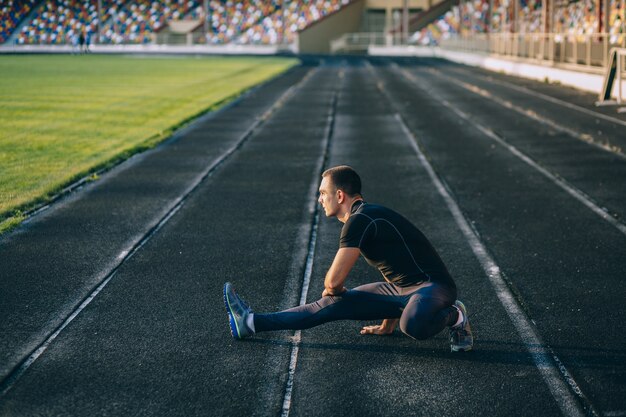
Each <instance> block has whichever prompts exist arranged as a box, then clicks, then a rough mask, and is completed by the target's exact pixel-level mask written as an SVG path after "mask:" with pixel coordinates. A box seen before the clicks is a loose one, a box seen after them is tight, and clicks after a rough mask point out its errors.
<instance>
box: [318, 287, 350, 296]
mask: <svg viewBox="0 0 626 417" xmlns="http://www.w3.org/2000/svg"><path fill="white" fill-rule="evenodd" d="M346 291H348V289H347V288H346V287H342V288H341V290H340V291H337V290H333V291H330V290H329V289H328V288H324V291H322V297H326V296H328V295H341V294H343V293H344V292H346Z"/></svg>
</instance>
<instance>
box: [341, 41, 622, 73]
mask: <svg viewBox="0 0 626 417" xmlns="http://www.w3.org/2000/svg"><path fill="white" fill-rule="evenodd" d="M411 40H412V39H411V38H409V39H408V42H406V40H405V39H404V38H403V37H402V35H400V34H396V35H391V34H384V33H347V34H345V35H343V36H341V37H340V38H338V39H335V40H333V41H331V45H330V49H331V52H332V53H337V52H357V51H358V52H366V51H367V50H368V48H369V47H371V46H378V47H381V46H388V47H392V46H408V45H412V46H416V45H413V44H412V43H411ZM620 46H622V47H624V46H626V35H624V34H622V35H619V36H615V35H611V34H608V33H594V34H588V35H570V34H562V33H525V34H524V33H490V34H486V33H480V34H473V35H467V36H451V37H449V38H447V39H442V40H441V41H440V47H441V48H443V49H451V50H458V51H467V52H478V53H485V54H492V55H499V56H503V57H509V58H519V59H524V60H532V61H543V62H544V63H549V64H571V65H577V66H585V67H588V68H591V69H599V68H605V67H606V65H607V62H608V57H609V50H610V49H611V48H613V47H620Z"/></svg>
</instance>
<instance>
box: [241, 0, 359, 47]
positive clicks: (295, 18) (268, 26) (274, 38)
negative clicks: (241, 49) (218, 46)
mask: <svg viewBox="0 0 626 417" xmlns="http://www.w3.org/2000/svg"><path fill="white" fill-rule="evenodd" d="M348 3H349V0H311V1H309V0H303V1H293V2H289V3H288V6H287V7H286V8H285V9H284V12H283V10H282V9H277V10H275V11H274V12H273V13H272V14H270V15H267V16H266V17H264V18H263V19H262V20H261V21H260V22H259V23H258V24H257V25H255V26H253V27H251V28H249V29H247V30H245V31H242V35H241V36H240V37H239V38H238V39H237V43H242V44H275V43H278V42H281V41H282V42H286V43H291V42H293V40H294V37H295V33H296V32H297V31H298V30H301V29H304V28H305V27H307V26H308V25H310V24H311V23H313V22H316V21H318V20H320V19H322V18H323V17H324V16H327V15H328V14H330V13H332V12H334V11H337V10H339V9H340V8H341V7H342V6H344V5H346V4H348ZM283 25H284V30H283V28H282V26H283ZM281 35H282V36H283V37H284V38H283V39H282V40H281V39H280V37H281Z"/></svg>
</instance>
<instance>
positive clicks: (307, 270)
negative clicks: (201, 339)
mask: <svg viewBox="0 0 626 417" xmlns="http://www.w3.org/2000/svg"><path fill="white" fill-rule="evenodd" d="M339 79H340V81H343V79H344V71H343V70H341V72H340V73H339ZM337 101H338V93H337V92H336V91H335V93H334V94H333V97H332V101H331V106H330V109H329V114H328V124H327V125H326V132H325V137H324V145H323V147H324V152H323V153H322V155H321V156H320V158H319V159H318V161H317V164H316V169H315V173H316V174H318V175H315V176H313V179H312V180H311V184H310V185H309V201H308V204H307V209H308V211H309V212H310V213H312V214H313V224H312V227H311V235H310V238H309V244H308V250H307V257H306V263H305V267H304V273H303V277H302V290H301V292H300V303H299V305H301V306H302V305H305V304H306V300H307V296H308V294H309V286H310V284H311V275H312V273H313V260H314V257H315V246H316V243H317V230H318V226H319V220H320V210H319V205H318V204H317V188H318V186H319V182H320V177H319V176H320V175H321V174H322V172H323V170H324V167H325V166H326V162H327V160H328V155H329V152H330V144H331V138H332V135H333V130H334V126H335V113H336V111H337ZM301 340H302V331H301V330H296V332H295V333H294V336H293V338H292V339H291V355H290V358H289V370H288V374H287V375H288V376H287V383H286V385H285V395H284V397H283V407H282V410H281V417H288V416H289V412H290V411H291V397H292V395H293V385H294V378H295V375H296V367H297V365H298V353H299V352H300V342H301Z"/></svg>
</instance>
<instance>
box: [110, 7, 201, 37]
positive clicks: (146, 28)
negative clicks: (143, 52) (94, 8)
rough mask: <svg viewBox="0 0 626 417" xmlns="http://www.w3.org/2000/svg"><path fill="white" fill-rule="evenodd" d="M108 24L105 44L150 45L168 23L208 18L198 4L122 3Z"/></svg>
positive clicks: (111, 15)
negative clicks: (153, 35) (156, 34)
mask: <svg viewBox="0 0 626 417" xmlns="http://www.w3.org/2000/svg"><path fill="white" fill-rule="evenodd" d="M117 6H118V7H117V9H116V10H110V11H109V13H108V16H107V19H106V20H105V22H106V23H105V25H104V31H103V33H104V36H103V40H102V43H116V44H119V43H149V42H151V41H152V34H153V33H154V32H155V31H157V30H159V29H160V28H161V27H162V26H164V25H165V24H166V22H167V21H168V20H184V19H192V18H198V19H199V18H201V17H202V16H204V14H203V12H202V11H201V9H202V8H201V7H200V5H199V3H198V1H195V0H165V1H150V0H135V1H132V2H122V1H121V0H118V3H117Z"/></svg>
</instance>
